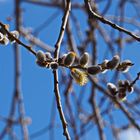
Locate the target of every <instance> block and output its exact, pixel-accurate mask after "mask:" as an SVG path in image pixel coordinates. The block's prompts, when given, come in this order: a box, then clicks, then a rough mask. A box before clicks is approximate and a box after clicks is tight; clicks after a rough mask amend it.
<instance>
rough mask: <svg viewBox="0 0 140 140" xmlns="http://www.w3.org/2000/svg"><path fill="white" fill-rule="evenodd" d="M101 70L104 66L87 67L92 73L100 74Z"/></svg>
mask: <svg viewBox="0 0 140 140" xmlns="http://www.w3.org/2000/svg"><path fill="white" fill-rule="evenodd" d="M101 71H102V68H101V66H99V65H93V66H91V67H88V68H87V72H88V73H89V74H92V75H95V74H98V73H100V72H101Z"/></svg>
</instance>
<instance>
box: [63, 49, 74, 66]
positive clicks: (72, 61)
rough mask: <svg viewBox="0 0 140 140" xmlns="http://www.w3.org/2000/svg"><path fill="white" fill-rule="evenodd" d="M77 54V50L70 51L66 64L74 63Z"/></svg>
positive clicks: (65, 60)
mask: <svg viewBox="0 0 140 140" xmlns="http://www.w3.org/2000/svg"><path fill="white" fill-rule="evenodd" d="M75 56H76V54H75V52H69V53H68V54H67V55H66V57H65V59H64V65H66V66H71V65H72V64H73V63H74V60H75Z"/></svg>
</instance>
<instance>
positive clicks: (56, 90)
mask: <svg viewBox="0 0 140 140" xmlns="http://www.w3.org/2000/svg"><path fill="white" fill-rule="evenodd" d="M53 74H54V93H55V97H56V103H57V109H58V112H59V116H60V119H61V122H62V126H63V131H64V132H63V135H64V136H65V137H66V139H67V140H71V138H70V135H69V132H68V128H67V122H66V119H65V116H64V112H63V110H62V104H61V97H60V93H59V87H58V70H54V71H53Z"/></svg>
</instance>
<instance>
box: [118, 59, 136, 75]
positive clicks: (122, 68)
mask: <svg viewBox="0 0 140 140" xmlns="http://www.w3.org/2000/svg"><path fill="white" fill-rule="evenodd" d="M133 65H134V63H132V62H131V61H130V60H124V61H123V62H121V63H120V64H119V66H118V67H117V70H118V71H122V72H123V73H126V72H128V71H129V69H130V68H131V66H133Z"/></svg>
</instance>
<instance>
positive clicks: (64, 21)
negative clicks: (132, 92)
mask: <svg viewBox="0 0 140 140" xmlns="http://www.w3.org/2000/svg"><path fill="white" fill-rule="evenodd" d="M70 10H71V2H70V0H67V6H66V10H65V13H64V16H63V19H62V24H61V29H60V33H59V36H58V40H57V42H56V45H55V52H54V58H55V59H58V57H59V51H60V46H61V43H62V39H63V37H64V32H65V28H66V24H67V21H68V17H69V13H70ZM53 75H54V93H55V97H56V103H57V109H58V112H59V116H60V119H61V123H62V126H63V135H64V136H65V137H66V139H67V140H71V138H70V135H69V132H68V128H67V122H66V119H65V116H64V113H63V109H62V104H61V97H60V93H59V85H58V70H53Z"/></svg>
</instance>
